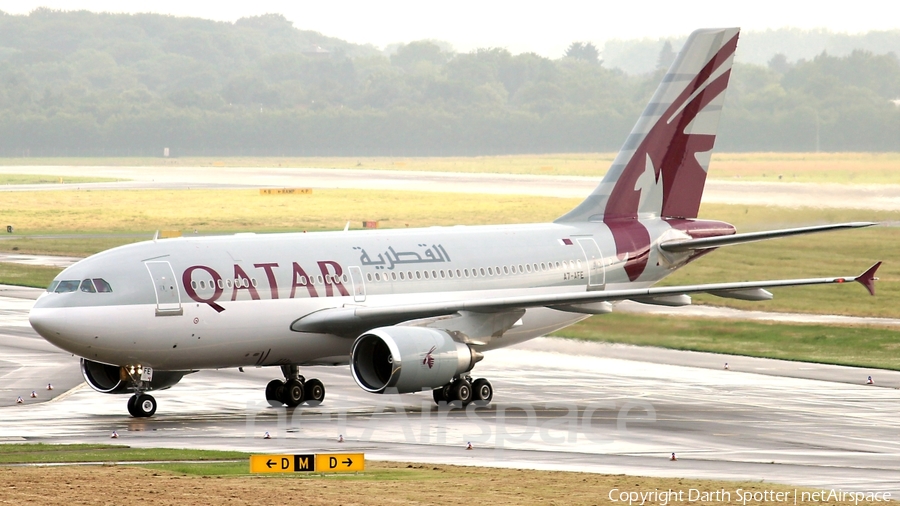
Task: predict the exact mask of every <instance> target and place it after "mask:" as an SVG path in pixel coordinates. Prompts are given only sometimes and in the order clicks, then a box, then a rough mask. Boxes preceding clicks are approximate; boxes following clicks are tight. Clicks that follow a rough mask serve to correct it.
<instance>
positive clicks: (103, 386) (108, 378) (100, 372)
mask: <svg viewBox="0 0 900 506" xmlns="http://www.w3.org/2000/svg"><path fill="white" fill-rule="evenodd" d="M189 372H191V371H153V381H151V382H150V386H149V387H148V388H145V389H144V390H145V391H149V390H165V389H166V388H169V387H171V386H173V385H175V384H176V383H178V382H179V381H181V378H183V377H184V375H185V374H188V373H189ZM81 375H82V376H84V381H85V382H87V384H88V385H90V386H91V388H93V389H94V390H96V391H98V392H102V393H104V394H129V393H132V392H134V388H133V387H132V385H131V381H130V380H129V379H128V372H127V371H126V370H125V368H124V367H119V366H117V365H108V364H101V363H100V362H94V361H92V360H87V359H84V358H83V359H81Z"/></svg>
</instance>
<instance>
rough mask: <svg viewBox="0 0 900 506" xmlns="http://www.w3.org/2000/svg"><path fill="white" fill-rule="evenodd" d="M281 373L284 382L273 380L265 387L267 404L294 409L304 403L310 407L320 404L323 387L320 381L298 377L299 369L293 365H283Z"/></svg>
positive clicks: (323, 396) (323, 395)
mask: <svg viewBox="0 0 900 506" xmlns="http://www.w3.org/2000/svg"><path fill="white" fill-rule="evenodd" d="M281 372H282V373H283V374H284V381H282V380H277V379H275V380H272V381H270V382H269V384H268V385H266V400H267V401H269V404H271V405H272V406H281V405H286V406H287V407H289V408H295V407H297V406H299V405H300V404H303V403H304V402H306V403H307V404H308V405H310V406H318V405H319V404H321V403H322V400H323V399H324V398H325V385H323V384H322V382H321V381H319V380H317V379H311V380H307V379H306V378H304V377H303V376H300V369H299V368H298V367H297V366H295V365H283V366H281Z"/></svg>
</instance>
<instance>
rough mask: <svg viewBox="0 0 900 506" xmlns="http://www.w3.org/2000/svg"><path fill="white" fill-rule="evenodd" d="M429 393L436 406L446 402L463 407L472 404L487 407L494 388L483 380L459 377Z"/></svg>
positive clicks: (492, 396)
mask: <svg viewBox="0 0 900 506" xmlns="http://www.w3.org/2000/svg"><path fill="white" fill-rule="evenodd" d="M431 393H432V395H433V396H434V402H436V403H438V404H440V403H441V402H446V403H448V404H456V405H457V406H462V407H465V406H468V405H469V404H471V403H473V402H474V403H475V405H476V406H487V405H488V404H490V402H491V399H493V398H494V387H492V386H491V382H490V381H488V380H486V379H484V378H478V379H477V380H475V381H472V378H471V377H470V376H460V377H458V378H456V379H455V380H453V381H451V382H450V383H447V384H446V385H444V386H442V387H440V388H435V389H434V390H432V391H431Z"/></svg>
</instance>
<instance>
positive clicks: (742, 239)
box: [659, 221, 877, 253]
mask: <svg viewBox="0 0 900 506" xmlns="http://www.w3.org/2000/svg"><path fill="white" fill-rule="evenodd" d="M872 225H877V223H873V222H868V221H863V222H852V223H836V224H833V225H818V226H815V227H801V228H786V229H782V230H767V231H765V232H749V233H746V234H734V235H725V236H718V237H704V238H702V239H688V240H685V241H681V240H675V241H671V242H666V243H663V244H660V245H659V249H661V250H663V251H666V252H669V253H678V252H682V251H694V250H703V249H711V248H721V247H722V246H733V245H735V244H745V243H748V242H756V241H765V240H767V239H776V238H779V237H790V236H792V235H802V234H813V233H816V232H828V231H831V230H841V229H848V228H863V227H871V226H872Z"/></svg>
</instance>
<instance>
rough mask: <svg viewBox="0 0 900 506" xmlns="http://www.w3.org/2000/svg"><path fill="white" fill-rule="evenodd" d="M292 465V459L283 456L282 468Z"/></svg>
mask: <svg viewBox="0 0 900 506" xmlns="http://www.w3.org/2000/svg"><path fill="white" fill-rule="evenodd" d="M290 467H291V461H290V459H288V458H285V457H281V468H282V469H289V468H290Z"/></svg>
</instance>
